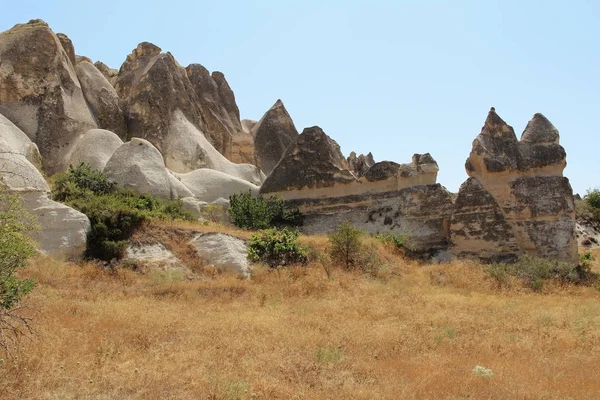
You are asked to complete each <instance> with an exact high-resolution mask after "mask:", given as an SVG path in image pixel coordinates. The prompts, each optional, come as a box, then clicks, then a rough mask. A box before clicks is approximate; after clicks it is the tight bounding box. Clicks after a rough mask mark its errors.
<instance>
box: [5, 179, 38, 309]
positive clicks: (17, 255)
mask: <svg viewBox="0 0 600 400" xmlns="http://www.w3.org/2000/svg"><path fill="white" fill-rule="evenodd" d="M35 228H36V227H35V224H34V220H33V217H32V216H31V215H29V214H28V213H27V212H25V211H24V210H23V209H22V208H21V198H20V197H19V196H17V195H15V194H12V193H9V192H8V190H7V189H6V188H5V187H3V186H0V309H5V310H8V309H10V308H12V307H14V306H15V305H16V304H17V303H18V302H19V300H21V298H22V297H23V296H24V295H26V294H27V293H28V292H29V291H31V289H32V288H33V282H32V281H30V280H24V279H19V278H17V277H16V276H15V272H16V271H17V270H18V269H20V268H23V267H24V266H26V265H27V260H28V259H29V258H30V257H31V256H33V255H34V254H35V246H34V243H33V241H32V240H31V239H30V237H29V235H28V234H30V233H32V232H33V231H34V230H35Z"/></svg>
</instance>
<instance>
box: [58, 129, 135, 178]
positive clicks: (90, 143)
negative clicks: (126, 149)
mask: <svg viewBox="0 0 600 400" xmlns="http://www.w3.org/2000/svg"><path fill="white" fill-rule="evenodd" d="M122 144H123V141H122V140H121V139H120V138H119V137H118V136H117V135H116V134H115V133H113V132H110V131H107V130H104V129H91V130H89V131H88V132H87V133H86V134H85V135H83V137H82V138H81V139H79V140H78V141H77V144H76V145H75V148H74V149H73V152H72V153H71V157H70V161H69V165H72V166H74V167H76V166H78V165H79V164H81V163H86V164H89V165H90V166H91V167H92V168H95V169H97V170H98V171H103V170H104V167H105V166H106V163H107V162H108V160H110V158H111V157H112V155H113V154H114V153H115V151H117V149H118V148H119V147H120V146H121V145H122Z"/></svg>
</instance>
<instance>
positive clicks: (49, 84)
mask: <svg viewBox="0 0 600 400" xmlns="http://www.w3.org/2000/svg"><path fill="white" fill-rule="evenodd" d="M63 41H64V40H63ZM0 59H1V60H2V64H1V66H0V113H2V114H3V115H4V116H5V117H7V118H8V119H9V120H11V121H12V122H13V123H14V124H15V125H17V126H18V127H19V128H20V129H21V130H22V131H23V132H25V134H27V136H28V137H29V138H30V139H31V140H32V141H33V142H35V143H36V144H37V146H38V147H39V149H40V153H41V155H42V157H43V159H44V168H45V169H46V171H47V172H48V173H50V174H52V173H55V172H57V171H60V170H63V169H65V168H66V167H67V164H68V160H66V159H65V156H66V155H67V154H68V153H69V151H70V150H71V148H72V146H73V145H74V142H75V140H76V139H77V138H78V137H79V136H80V135H81V134H83V133H85V132H87V131H88V130H90V129H93V128H96V127H97V126H96V122H95V121H94V118H93V116H92V114H91V112H90V110H89V109H88V106H87V104H86V101H85V98H84V96H83V92H82V90H81V86H80V84H79V80H78V79H77V75H76V73H75V69H74V67H73V64H72V63H71V60H70V57H69V55H68V54H67V52H66V51H65V49H64V48H63V46H62V44H61V41H60V39H59V38H58V37H57V36H56V35H55V34H54V33H53V32H52V31H51V30H50V28H49V27H48V25H47V24H46V23H45V22H43V21H41V20H32V21H30V22H28V23H26V24H19V25H16V26H14V27H13V28H12V29H9V30H8V31H5V32H2V33H0Z"/></svg>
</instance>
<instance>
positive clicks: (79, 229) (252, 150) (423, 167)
mask: <svg viewBox="0 0 600 400" xmlns="http://www.w3.org/2000/svg"><path fill="white" fill-rule="evenodd" d="M0 60H1V62H0V169H1V171H0V173H1V174H2V181H3V183H4V185H5V186H6V187H8V189H10V190H12V191H14V192H17V193H20V194H21V195H22V197H23V201H24V205H25V207H26V208H27V209H28V210H29V211H31V212H32V213H33V214H34V215H36V216H37V217H38V219H39V221H40V225H41V227H42V229H41V230H40V232H39V234H38V235H37V236H36V239H37V240H38V241H39V243H40V248H41V249H43V250H44V251H46V252H48V253H58V252H67V253H71V254H75V253H78V252H79V253H81V251H82V250H83V248H84V247H85V237H86V234H87V232H88V230H89V221H88V220H87V218H86V217H85V215H83V214H81V213H79V212H77V211H75V210H73V209H71V208H69V207H67V206H65V205H62V204H59V203H56V202H54V201H52V200H50V199H49V198H48V191H49V186H48V183H47V182H46V179H45V176H51V175H53V174H55V173H57V172H61V171H64V170H66V169H67V168H68V167H69V166H70V165H78V164H80V163H86V164H89V165H90V166H91V167H92V168H95V169H97V170H100V171H104V172H105V173H106V174H107V175H108V176H109V177H110V178H111V179H112V180H114V181H115V182H116V183H117V185H118V186H120V187H126V188H129V189H132V190H134V191H137V192H139V193H146V194H152V195H155V196H157V197H161V198H165V199H181V201H182V203H183V204H184V206H185V207H186V209H188V210H191V211H192V212H194V213H195V214H196V215H197V216H199V215H200V214H201V212H202V210H203V209H204V208H205V207H207V205H208V204H209V203H213V202H216V203H213V204H217V203H218V204H221V203H224V202H225V203H226V200H225V199H226V198H227V197H229V196H230V195H231V194H234V193H240V192H247V191H250V192H251V193H252V194H255V195H256V194H258V193H259V192H260V193H262V194H265V195H276V196H280V197H282V198H283V199H284V200H285V201H286V202H287V203H288V204H290V205H297V206H298V207H299V208H300V209H301V211H303V213H304V214H305V224H304V226H303V230H304V231H305V232H307V233H328V232H331V231H332V230H334V229H335V228H336V227H337V226H338V225H339V224H340V223H342V222H343V221H345V220H347V221H349V222H351V223H352V224H353V225H355V226H357V227H358V228H360V229H363V230H365V231H368V232H371V233H373V234H381V233H388V232H393V233H397V234H405V235H407V236H408V237H409V241H408V242H409V247H410V251H411V252H412V253H414V254H419V255H434V256H438V257H439V258H440V259H441V258H445V257H448V256H449V255H454V256H457V257H471V258H478V259H480V260H483V261H486V262H494V261H511V260H514V259H516V258H517V257H519V256H520V255H523V254H531V255H536V256H540V257H545V258H551V259H557V260H564V261H569V262H576V261H577V235H576V222H575V207H574V201H573V193H572V190H571V186H570V184H569V181H568V179H567V178H565V177H563V170H564V168H565V166H566V152H565V150H564V148H563V147H562V146H561V145H560V143H559V140H560V136H559V132H558V130H557V129H556V128H555V127H554V126H553V125H552V123H550V121H549V120H548V119H547V118H546V117H545V116H543V115H542V114H535V115H534V117H533V118H532V120H531V121H529V123H528V124H527V127H526V128H525V130H524V132H523V134H522V135H521V138H520V139H517V137H516V135H515V133H514V130H513V128H512V127H510V126H509V125H508V124H506V123H505V122H504V121H503V120H502V119H501V118H500V117H499V116H498V114H497V113H496V112H495V110H494V109H492V110H491V111H490V112H489V114H488V117H487V119H486V121H485V123H484V126H483V128H482V130H481V132H480V133H479V135H478V136H477V137H476V138H475V140H474V142H473V144H472V149H471V153H470V155H469V157H468V159H467V162H466V164H465V167H466V172H467V174H468V176H469V177H468V179H467V180H466V181H465V182H464V183H463V185H462V186H461V187H460V190H459V192H458V194H457V195H456V196H454V195H453V194H451V193H450V192H448V191H447V190H446V189H445V188H444V187H443V186H441V185H440V184H439V183H437V173H438V171H439V167H438V164H437V162H436V161H435V159H434V158H433V157H432V156H431V155H430V154H428V153H425V154H415V155H414V156H413V157H412V160H411V161H410V162H408V163H404V164H399V163H396V162H393V161H380V162H375V159H374V157H373V155H372V154H371V153H367V154H366V155H364V154H360V155H357V153H355V152H352V153H351V154H350V155H349V156H348V157H345V156H344V155H343V154H342V152H341V149H340V146H339V145H338V144H337V142H336V141H335V140H333V139H332V138H331V137H329V136H328V135H327V134H325V132H323V130H322V129H321V128H319V127H317V126H314V127H310V128H306V129H304V130H303V131H302V133H301V134H299V133H298V130H297V129H296V126H295V124H294V122H293V120H292V118H291V116H290V114H289V113H288V111H287V110H286V108H285V106H284V104H283V102H282V101H281V100H277V101H276V102H275V104H274V105H273V106H272V107H271V108H270V109H269V110H267V112H266V113H265V114H264V115H263V116H262V118H261V119H260V120H259V121H255V120H248V119H241V118H240V110H239V108H238V105H237V103H236V100H235V95H234V92H233V90H232V88H231V87H230V85H229V83H228V82H227V80H226V79H225V75H224V74H223V73H221V72H218V71H214V72H212V73H211V72H209V71H208V70H207V69H206V68H205V67H203V66H202V65H200V64H190V65H189V66H187V67H182V66H181V65H180V64H179V63H178V62H177V61H176V59H175V57H174V56H173V55H172V54H171V53H168V52H163V51H162V50H161V49H160V48H159V47H158V46H156V45H154V44H151V43H148V42H143V43H140V44H139V45H138V46H137V47H136V48H135V49H134V50H133V51H132V52H131V54H129V55H128V56H127V58H126V59H125V61H124V63H123V64H122V65H121V67H120V68H119V69H118V70H117V69H113V68H110V67H109V66H107V65H106V64H104V63H102V62H100V61H96V62H95V63H94V62H93V61H92V60H91V59H90V58H88V57H85V56H81V55H77V54H76V51H75V46H74V44H73V42H72V41H71V39H69V37H68V36H67V35H65V34H55V33H54V32H53V31H52V30H51V29H50V27H49V26H48V25H47V24H46V23H45V22H43V21H41V20H32V21H29V22H28V23H25V24H18V25H15V26H14V27H13V28H11V29H9V30H7V31H5V32H1V33H0ZM580 225H581V224H580ZM578 229H579V231H580V232H583V229H582V228H581V226H580V227H579V228H578ZM209 239H210V240H209ZM213 239H214V238H212V237H209V236H206V237H198V238H196V239H195V241H196V242H197V243H196V244H198V246H200V243H202V245H201V247H202V246H203V248H213V247H214V252H213V253H214V254H213V253H210V252H208V253H206V254H205V257H209V258H211V257H212V258H214V259H215V260H217V261H218V260H220V261H218V262H219V263H221V264H222V266H223V269H230V270H235V271H237V272H239V273H242V274H246V273H247V264H246V261H244V260H241V259H239V260H238V258H240V257H241V256H240V254H242V253H243V251H242V250H240V249H241V246H240V245H239V243H233V242H231V243H229V239H228V238H222V237H219V238H218V239H219V240H218V242H219V243H218V246H216V245H215V246H212V244H211V243H212V242H211V241H212V240H213ZM586 240H587V239H586ZM590 240H591V239H589V240H587V241H588V242H589V241H590ZM204 242H206V243H204ZM233 248H235V249H236V254H237V253H239V254H238V255H237V256H236V257H237V258H236V260H234V261H235V262H234V261H231V260H227V258H226V257H224V256H223V257H222V254H221V253H223V254H225V253H227V252H229V251H230V250H231V249H233ZM238 248H239V249H238ZM211 251H212V250H211ZM199 252H200V253H202V251H200V250H199ZM209 253H210V254H209ZM217 261H215V262H217ZM230 261H231V262H230Z"/></svg>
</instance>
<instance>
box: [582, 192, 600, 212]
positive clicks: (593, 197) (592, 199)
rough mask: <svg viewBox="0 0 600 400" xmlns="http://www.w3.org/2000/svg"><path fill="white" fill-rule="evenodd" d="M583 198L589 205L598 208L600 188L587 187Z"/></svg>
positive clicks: (599, 207)
mask: <svg viewBox="0 0 600 400" xmlns="http://www.w3.org/2000/svg"><path fill="white" fill-rule="evenodd" d="M584 200H585V201H586V203H588V204H589V205H590V207H592V208H595V209H598V210H600V189H588V190H587V194H586V195H585V198H584Z"/></svg>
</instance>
